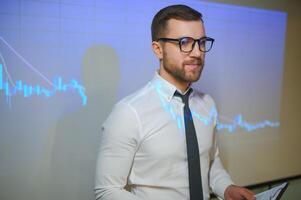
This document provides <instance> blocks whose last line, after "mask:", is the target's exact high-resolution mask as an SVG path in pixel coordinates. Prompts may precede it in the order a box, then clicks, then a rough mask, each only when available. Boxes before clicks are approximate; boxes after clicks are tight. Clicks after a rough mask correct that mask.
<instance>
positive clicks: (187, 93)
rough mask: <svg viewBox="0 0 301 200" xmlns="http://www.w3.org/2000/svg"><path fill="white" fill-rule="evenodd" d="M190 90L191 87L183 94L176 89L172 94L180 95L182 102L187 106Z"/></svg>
mask: <svg viewBox="0 0 301 200" xmlns="http://www.w3.org/2000/svg"><path fill="white" fill-rule="evenodd" d="M191 92H192V88H189V90H188V91H187V92H186V94H184V95H183V94H181V93H180V92H178V91H177V90H176V91H175V94H174V95H175V96H176V97H180V98H181V99H182V102H183V103H184V104H185V105H187V106H188V100H189V95H190V94H191Z"/></svg>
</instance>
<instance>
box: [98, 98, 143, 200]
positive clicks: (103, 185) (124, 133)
mask: <svg viewBox="0 0 301 200" xmlns="http://www.w3.org/2000/svg"><path fill="white" fill-rule="evenodd" d="M139 130H140V123H139V120H138V117H137V114H136V112H135V110H133V108H132V107H130V105H127V104H125V103H118V104H117V105H116V106H115V107H114V109H113V111H112V113H111V114H110V116H109V117H108V119H107V120H106V121H105V123H104V124H103V126H102V131H101V137H100V148H99V152H98V158H97V165H96V175H95V176H96V177H95V189H94V193H95V197H96V199H97V200H140V199H138V197H136V196H135V195H134V194H132V193H130V192H128V191H127V190H125V189H124V187H125V185H126V184H127V178H128V175H129V173H130V170H131V167H132V163H133V159H134V155H135V152H136V150H137V147H138V143H139Z"/></svg>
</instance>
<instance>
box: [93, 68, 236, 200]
mask: <svg viewBox="0 0 301 200" xmlns="http://www.w3.org/2000/svg"><path fill="white" fill-rule="evenodd" d="M176 90H177V88H176V87H175V86H174V85H172V84H170V83H169V82H167V81H166V80H165V79H163V78H162V77H161V76H160V75H158V73H156V74H155V76H154V78H153V80H152V81H150V82H149V83H148V84H147V85H146V86H145V87H143V88H142V89H140V90H139V91H137V92H135V93H134V94H132V95H130V96H128V97H126V98H124V99H123V100H121V101H120V102H119V103H117V104H116V105H115V107H114V109H113V111H112V113H111V114H110V116H109V117H108V119H107V120H106V121H105V122H104V124H103V126H102V132H101V139H100V140H101V142H100V143H101V144H100V149H99V155H98V161H97V167H96V180H95V195H96V199H101V200H189V180H188V163H187V151H186V138H185V125H184V116H183V112H184V111H183V107H184V104H183V103H182V100H181V99H180V97H176V96H174V93H175V91H176ZM178 91H179V90H178ZM179 92H180V91H179ZM189 107H190V109H191V112H192V115H193V121H194V124H195V129H196V134H197V138H198V145H199V153H200V162H201V163H200V164H201V174H202V184H203V193H204V199H205V200H206V199H209V196H210V193H209V187H210V188H211V189H212V191H213V192H214V193H215V194H217V195H218V196H219V197H221V198H224V191H225V189H226V188H227V187H228V186H229V185H230V184H232V183H233V182H232V181H231V178H230V176H229V175H228V173H227V172H226V171H225V170H224V168H223V166H222V163H221V161H220V158H219V153H218V148H217V145H216V136H215V131H214V130H215V126H216V120H217V112H216V109H215V105H214V101H213V100H212V98H211V97H210V96H209V95H206V94H202V93H199V92H197V91H196V90H193V92H192V93H191V94H190V97H189ZM126 184H128V185H129V186H130V191H128V190H125V189H124V187H125V185H126Z"/></svg>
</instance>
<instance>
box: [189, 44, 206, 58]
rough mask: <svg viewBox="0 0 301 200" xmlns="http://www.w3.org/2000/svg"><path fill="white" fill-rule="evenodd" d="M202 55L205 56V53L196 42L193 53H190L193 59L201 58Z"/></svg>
mask: <svg viewBox="0 0 301 200" xmlns="http://www.w3.org/2000/svg"><path fill="white" fill-rule="evenodd" d="M202 54H204V52H202V51H200V46H199V44H198V42H196V43H195V44H194V46H193V47H192V51H191V52H190V56H191V57H200V56H202Z"/></svg>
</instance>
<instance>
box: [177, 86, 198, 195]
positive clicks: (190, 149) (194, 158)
mask: <svg viewBox="0 0 301 200" xmlns="http://www.w3.org/2000/svg"><path fill="white" fill-rule="evenodd" d="M191 92H192V89H189V91H187V93H186V94H185V95H182V94H180V93H179V92H178V91H176V92H175V96H178V97H181V99H182V101H183V103H184V104H185V106H184V121H185V132H186V146H187V159H188V174H189V192H190V200H203V188H202V177H201V167H200V155H199V146H198V140H197V136H196V132H195V128H194V124H193V119H192V115H191V111H190V109H189V104H188V100H189V94H190V93H191Z"/></svg>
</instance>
